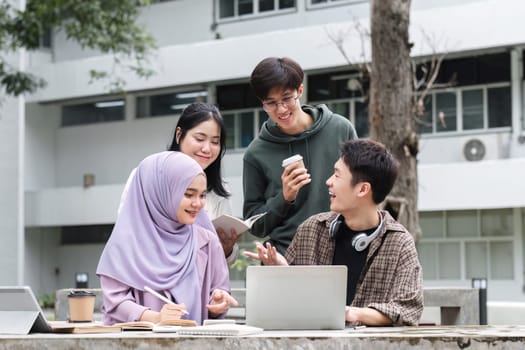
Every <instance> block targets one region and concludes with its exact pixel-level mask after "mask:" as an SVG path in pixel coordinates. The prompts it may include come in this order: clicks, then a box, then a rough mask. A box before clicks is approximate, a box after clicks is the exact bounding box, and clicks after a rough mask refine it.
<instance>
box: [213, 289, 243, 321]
mask: <svg viewBox="0 0 525 350" xmlns="http://www.w3.org/2000/svg"><path fill="white" fill-rule="evenodd" d="M230 305H233V306H238V305H239V303H238V302H237V300H235V298H234V297H232V296H231V295H230V293H228V292H226V291H224V290H222V289H214V290H213V292H212V293H211V300H210V303H209V304H208V305H207V307H208V312H209V313H210V316H212V317H217V316H220V315H222V314H223V313H225V312H226V311H228V309H229V308H230Z"/></svg>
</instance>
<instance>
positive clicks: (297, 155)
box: [282, 154, 304, 168]
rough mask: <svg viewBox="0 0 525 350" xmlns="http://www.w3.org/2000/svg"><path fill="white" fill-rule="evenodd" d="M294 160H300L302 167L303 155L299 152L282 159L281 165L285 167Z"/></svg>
mask: <svg viewBox="0 0 525 350" xmlns="http://www.w3.org/2000/svg"><path fill="white" fill-rule="evenodd" d="M295 162H301V165H302V166H303V167H304V163H303V156H301V155H300V154H295V155H293V156H291V157H288V158H286V159H284V160H283V162H282V167H283V168H286V167H287V166H288V165H290V164H293V163H295Z"/></svg>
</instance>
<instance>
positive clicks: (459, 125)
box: [418, 82, 512, 138]
mask: <svg viewBox="0 0 525 350" xmlns="http://www.w3.org/2000/svg"><path fill="white" fill-rule="evenodd" d="M502 87H507V88H509V89H511V83H510V82H500V83H491V84H478V85H466V86H461V87H454V88H445V89H434V90H431V91H429V93H428V95H427V96H428V97H430V98H431V104H432V105H431V107H432V114H431V116H432V121H431V122H432V132H423V133H422V132H421V131H420V129H419V125H418V134H419V136H420V137H423V138H427V137H440V136H450V135H468V134H479V133H480V132H481V133H486V132H494V131H510V130H511V129H512V115H511V116H509V119H510V122H511V125H510V126H500V127H493V128H491V127H489V105H488V102H489V101H488V90H489V89H492V88H502ZM469 90H470V91H472V90H481V91H482V96H483V101H482V104H483V127H482V128H477V129H467V130H465V129H464V128H463V125H464V123H463V122H464V119H463V94H462V92H463V91H469ZM444 92H453V93H454V94H455V96H456V129H455V130H450V131H438V130H437V126H436V118H437V113H438V111H437V110H436V94H439V93H444ZM510 93H511V95H510V96H511V104H512V91H510Z"/></svg>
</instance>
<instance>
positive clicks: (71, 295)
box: [67, 290, 96, 298]
mask: <svg viewBox="0 0 525 350" xmlns="http://www.w3.org/2000/svg"><path fill="white" fill-rule="evenodd" d="M67 296H68V298H77V297H94V296H96V295H95V293H93V292H88V291H87V290H72V291H71V292H69V294H68V295H67Z"/></svg>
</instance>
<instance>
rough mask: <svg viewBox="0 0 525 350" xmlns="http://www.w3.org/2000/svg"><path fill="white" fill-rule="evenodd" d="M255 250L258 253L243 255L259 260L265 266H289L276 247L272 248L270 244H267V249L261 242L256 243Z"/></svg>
mask: <svg viewBox="0 0 525 350" xmlns="http://www.w3.org/2000/svg"><path fill="white" fill-rule="evenodd" d="M255 248H257V253H254V252H249V251H244V252H243V253H242V254H243V255H244V256H247V257H248V258H252V259H255V260H259V261H260V262H262V263H263V264H264V265H288V262H287V261H286V259H285V258H284V256H282V255H281V254H279V253H278V252H277V249H276V248H275V247H272V245H271V244H270V243H268V242H267V243H266V248H265V247H264V246H263V245H262V244H261V243H259V242H255Z"/></svg>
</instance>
